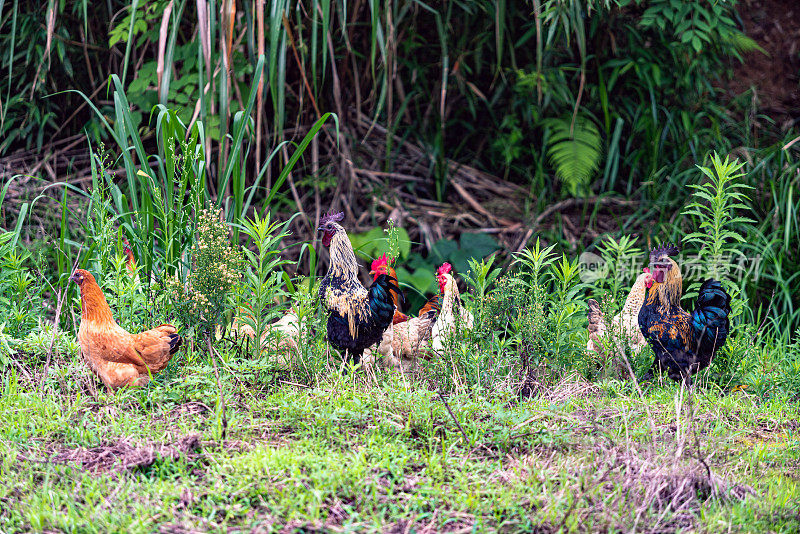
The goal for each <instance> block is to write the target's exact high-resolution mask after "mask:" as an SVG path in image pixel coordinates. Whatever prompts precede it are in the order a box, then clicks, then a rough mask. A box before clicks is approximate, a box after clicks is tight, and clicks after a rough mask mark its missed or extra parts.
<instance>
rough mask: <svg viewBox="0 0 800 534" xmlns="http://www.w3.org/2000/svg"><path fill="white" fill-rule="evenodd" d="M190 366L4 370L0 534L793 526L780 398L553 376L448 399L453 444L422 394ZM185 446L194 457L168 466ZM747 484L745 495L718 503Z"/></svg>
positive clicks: (420, 389)
mask: <svg viewBox="0 0 800 534" xmlns="http://www.w3.org/2000/svg"><path fill="white" fill-rule="evenodd" d="M198 356H199V355H195V354H191V353H184V352H181V353H179V355H178V356H176V358H175V359H174V360H173V362H172V363H171V364H170V366H169V368H168V369H167V370H166V371H165V372H164V373H163V374H162V375H159V377H158V378H157V379H156V380H155V381H154V383H153V384H152V385H151V386H149V387H147V388H145V389H142V390H138V391H120V392H118V393H117V394H116V395H114V394H109V393H107V392H106V391H105V390H104V389H103V388H102V386H101V385H100V384H99V382H98V381H96V380H95V378H94V377H93V376H91V374H90V371H89V370H88V368H87V367H86V366H85V365H84V364H83V363H82V362H80V361H79V359H78V355H77V354H75V353H65V354H63V355H62V356H61V357H60V358H58V359H56V360H55V361H54V365H53V367H52V368H51V370H50V378H48V379H47V380H45V381H44V386H43V388H42V389H39V388H38V387H37V385H38V380H39V379H40V377H41V367H39V368H29V370H30V371H32V372H31V378H30V379H27V378H25V377H23V376H21V375H20V374H17V373H16V372H15V370H14V368H13V367H11V368H7V369H6V372H5V373H4V375H3V384H2V395H0V421H2V422H1V423H0V454H1V456H2V478H3V480H4V481H5V482H4V484H2V485H0V499H2V502H3V503H4V505H3V507H2V509H1V510H0V530H2V531H7V532H10V531H31V530H32V531H45V530H49V531H52V530H59V531H69V532H108V531H131V532H153V531H157V530H158V529H159V528H165V529H166V526H167V525H169V526H171V527H172V528H178V527H180V528H184V529H186V530H184V531H185V532H189V531H192V530H198V531H214V532H223V531H229V530H230V529H234V530H236V531H241V532H244V531H250V530H251V529H254V528H260V529H262V531H281V530H282V529H286V531H308V530H303V529H312V528H320V529H324V530H328V531H335V532H338V531H375V532H383V531H387V530H392V529H394V530H403V529H406V528H411V529H413V530H414V531H417V532H420V531H423V530H425V529H429V528H430V529H433V530H447V531H463V532H469V531H486V530H488V531H504V532H512V531H538V532H550V531H558V530H563V531H576V532H584V531H606V530H611V531H615V530H624V531H629V530H631V529H635V530H637V531H645V530H648V529H651V528H665V529H667V530H670V531H673V530H676V529H680V528H685V529H687V530H691V529H693V528H694V529H696V530H697V531H700V532H728V531H731V530H732V531H748V532H753V531H761V532H768V531H773V532H793V531H796V529H797V528H800V520H798V512H800V510H799V509H798V506H797V503H798V502H800V480H798V476H797V473H798V472H799V470H798V466H799V465H800V437H799V434H798V422H797V421H798V419H799V417H800V407H799V406H798V405H797V404H793V403H791V402H786V399H780V398H775V399H771V400H766V401H761V400H758V399H757V398H756V397H754V396H752V395H749V394H747V393H743V392H737V393H731V394H726V393H723V392H720V391H717V390H716V389H715V388H712V387H708V388H705V389H700V390H698V392H697V393H696V395H695V396H694V402H693V407H694V417H693V418H687V414H688V413H689V412H688V410H689V405H688V403H687V402H685V401H684V402H683V403H682V404H681V405H680V406H678V404H679V403H677V401H676V398H677V399H680V398H681V397H680V391H679V389H678V386H676V385H674V384H671V383H670V384H664V385H654V386H652V387H651V388H650V389H649V390H646V391H645V396H644V398H643V399H640V398H639V397H638V395H637V394H636V393H635V390H634V389H633V388H631V387H630V385H629V384H627V383H625V382H620V381H617V380H611V379H609V380H605V381H602V382H599V383H589V382H586V381H584V380H583V379H580V378H577V377H576V376H575V375H567V376H566V378H563V379H562V380H560V381H559V382H557V383H553V384H551V385H550V386H549V387H546V388H542V389H541V390H540V391H539V392H538V394H537V395H536V396H535V397H534V398H532V399H530V400H526V401H522V402H520V401H519V399H517V397H516V396H513V395H508V394H502V393H489V392H486V391H485V390H476V391H473V392H472V393H469V394H460V395H451V396H450V397H449V398H448V403H449V405H450V407H451V408H452V410H453V413H454V414H455V417H456V419H457V420H458V423H459V424H460V426H461V427H462V428H463V430H464V433H465V434H466V438H465V436H464V434H462V433H461V431H460V430H459V429H458V427H457V426H456V423H455V422H454V420H453V419H452V418H451V417H450V415H449V413H448V411H447V409H446V407H445V406H444V405H443V403H442V401H441V400H440V399H439V397H438V395H437V394H436V393H435V391H432V390H431V389H430V388H429V387H428V386H427V385H426V382H425V381H424V380H415V379H410V380H409V379H405V378H402V377H399V376H397V375H395V374H393V373H390V372H385V371H384V372H378V373H376V374H373V373H365V372H361V371H356V372H352V373H348V374H346V375H342V374H340V373H339V372H338V371H337V370H335V369H334V368H333V367H334V364H335V361H336V360H331V362H329V370H328V372H326V373H321V374H320V375H318V377H317V381H316V383H314V384H313V385H311V386H304V387H300V386H299V385H296V384H292V383H288V381H285V380H284V378H285V374H283V375H282V374H279V373H278V372H277V371H275V370H274V369H273V370H272V371H270V370H269V369H270V366H269V365H268V363H267V362H266V361H262V362H260V363H261V366H262V368H263V369H264V370H265V372H264V373H262V374H261V375H260V378H259V379H257V380H256V381H255V382H249V380H250V379H249V378H248V377H249V375H247V373H245V372H242V371H241V370H240V369H239V368H238V367H237V366H240V365H241V366H246V365H247V362H238V363H237V361H236V359H235V358H234V357H233V356H234V355H233V354H229V353H226V352H225V351H223V357H229V358H230V360H229V361H228V363H227V364H226V365H223V366H221V369H220V370H221V377H220V385H219V388H218V387H217V384H216V383H215V379H214V377H213V373H210V372H209V371H210V369H209V366H208V364H207V363H206V362H205V360H204V359H203V358H201V357H198ZM21 361H23V360H21ZM23 362H24V361H23ZM21 365H23V366H24V365H25V364H24V363H21ZM282 380H283V381H282ZM95 388H97V393H96V395H94V394H93V393H92V390H93V389H95ZM220 391H221V392H222V396H223V397H224V399H225V405H226V408H225V410H224V412H225V413H224V415H225V419H226V420H227V426H225V427H223V426H222V425H221V424H220V422H221V415H222V413H221V411H220V404H219V402H218V400H219V392H220ZM40 394H41V395H40ZM683 398H684V399H687V397H685V396H684V397H683ZM676 406H677V408H676ZM676 410H677V412H676ZM678 414H680V416H679V415H678ZM651 428H652V429H654V433H652V432H653V431H652V430H651ZM223 429H224V439H223V435H222V432H221V430H223ZM191 435H197V437H198V440H199V442H198V445H197V447H196V448H193V449H191V450H189V451H188V452H176V453H175V454H174V456H173V455H171V454H169V453H168V452H169V451H170V450H173V449H171V447H172V446H173V445H175V444H179V443H181V440H182V439H185V438H186V437H187V436H191ZM684 438H685V439H684ZM467 439H468V440H469V441H467ZM153 443H156V444H161V443H163V444H166V445H167V446H168V449H163V450H161V454H156V455H155V456H154V457H153V458H151V459H149V460H148V459H147V457H146V456H145V461H143V462H141V465H139V466H136V467H130V468H125V467H124V466H122V464H121V463H120V460H117V461H116V463H115V462H112V461H111V460H110V459H109V457H102V458H101V457H100V455H99V452H98V451H95V453H94V454H93V453H92V452H91V451H89V452H87V451H86V449H92V448H93V447H101V446H104V447H114V448H115V449H116V450H117V451H119V450H122V448H123V446H125V445H126V444H127V445H129V446H130V447H146V446H147V445H148V444H153ZM681 443H684V444H685V450H684V451H683V453H682V454H680V455H679V459H678V460H676V459H675V458H676V451H677V450H678V447H679V445H680V444H681ZM69 458H72V459H71V460H70V459H69ZM123 458H125V459H127V460H128V461H131V460H132V459H133V460H136V459H138V460H141V458H142V454H141V451H137V450H135V449H134V450H127V453H126V454H125V455H124V456H123ZM698 458H699V459H698ZM700 459H701V460H700ZM101 460H102V461H101ZM98 461H101V467H100V468H98V469H96V470H94V469H93V468H92V467H91V465H92V463H97V462H98ZM706 465H707V466H708V468H709V469H710V470H711V472H713V473H714V474H715V475H718V476H720V477H723V478H724V480H725V482H724V483H723V484H722V486H721V492H720V493H719V495H717V496H708V495H705V494H704V493H703V486H702V481H703V480H707V479H708V475H707V471H706V470H705V466H706ZM698 480H699V481H700V482H697V481H698ZM687 482H688V483H691V484H695V485H697V484H700V485H699V486H697V487H699V488H700V490H699V495H698V492H696V491H694V489H692V488H695V486H691V485H690V486H688V487H689V490H690V491H688V493H686V494H685V495H684V497H685V500H686V502H685V505H684V508H683V509H681V510H678V511H676V510H674V509H671V508H670V507H669V506H667V505H666V504H665V503H666V502H669V499H670V498H672V497H674V496H675V495H678V496H679V497H680V496H681V495H682V494H681V491H680V488H681V484H685V483H687ZM745 485H746V486H749V487H751V488H752V490H753V494H748V495H747V496H746V497H744V499H740V498H738V497H737V496H727V493H726V491H727V490H728V489H730V488H741V487H743V486H745ZM742 491H743V490H742ZM658 496H660V499H661V501H659V499H658V498H657V497H658ZM659 502H661V504H659ZM677 502H682V501H680V499H679V500H678V501H677Z"/></svg>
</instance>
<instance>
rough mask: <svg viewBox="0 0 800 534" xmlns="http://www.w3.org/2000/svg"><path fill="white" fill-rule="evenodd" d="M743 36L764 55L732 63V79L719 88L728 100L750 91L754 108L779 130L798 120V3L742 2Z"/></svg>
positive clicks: (747, 56) (782, 0)
mask: <svg viewBox="0 0 800 534" xmlns="http://www.w3.org/2000/svg"><path fill="white" fill-rule="evenodd" d="M737 8H738V11H739V15H740V16H741V18H742V23H743V25H744V32H745V34H746V35H747V36H748V37H750V38H752V39H753V40H755V41H756V42H757V43H758V45H759V46H760V47H761V48H763V49H764V51H766V52H767V54H764V53H763V52H759V51H754V52H749V53H747V54H745V55H744V63H740V62H738V61H735V63H734V65H733V79H732V80H728V81H726V82H725V83H724V84H723V86H724V88H725V89H726V91H727V92H728V94H729V96H730V97H733V96H735V95H739V94H741V93H743V92H745V91H747V90H748V89H750V88H751V87H754V88H755V90H756V106H757V108H758V110H759V112H761V113H765V114H767V115H769V116H770V117H772V118H774V119H775V120H776V121H777V123H778V125H779V126H780V127H781V129H784V130H785V129H787V128H788V127H790V126H792V125H793V124H794V122H795V121H797V120H800V2H797V0H743V1H740V2H739V3H738V4H737Z"/></svg>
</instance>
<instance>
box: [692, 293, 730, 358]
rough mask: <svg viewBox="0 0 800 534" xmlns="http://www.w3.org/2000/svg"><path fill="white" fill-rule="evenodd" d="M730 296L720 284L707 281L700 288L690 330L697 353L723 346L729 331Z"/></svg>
mask: <svg viewBox="0 0 800 534" xmlns="http://www.w3.org/2000/svg"><path fill="white" fill-rule="evenodd" d="M730 313H731V296H730V295H729V294H728V293H727V292H726V291H725V289H723V287H722V284H721V283H720V282H719V281H717V280H714V279H708V280H706V281H705V282H703V285H701V286H700V291H699V292H698V294H697V303H696V304H695V308H694V311H693V312H692V328H693V329H694V333H695V339H696V340H697V344H698V352H706V351H711V352H712V353H713V351H715V350H716V349H718V348H719V347H721V346H722V345H724V344H725V340H726V339H727V338H728V330H729V329H730V320H729V319H728V316H729V315H730Z"/></svg>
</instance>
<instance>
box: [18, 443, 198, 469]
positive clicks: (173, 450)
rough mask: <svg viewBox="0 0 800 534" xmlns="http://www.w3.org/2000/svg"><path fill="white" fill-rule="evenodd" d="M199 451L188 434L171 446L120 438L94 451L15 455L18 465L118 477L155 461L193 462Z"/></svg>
mask: <svg viewBox="0 0 800 534" xmlns="http://www.w3.org/2000/svg"><path fill="white" fill-rule="evenodd" d="M200 447H201V437H200V435H199V434H190V435H187V436H184V437H182V438H180V439H178V440H176V441H174V442H171V443H152V442H151V443H144V444H138V445H137V444H135V443H133V442H132V441H130V440H128V439H126V438H121V439H120V440H118V441H116V442H113V443H111V442H109V443H105V444H103V445H98V446H97V447H91V448H85V447H74V448H69V447H58V446H53V448H52V449H51V450H50V451H49V453H47V452H45V453H40V454H41V455H40V457H39V458H30V457H27V456H24V455H18V456H17V459H18V460H19V461H21V462H36V463H55V464H70V465H74V466H77V467H80V468H81V469H83V470H85V471H89V472H92V473H122V472H125V471H133V470H135V469H143V468H147V467H150V466H151V465H153V464H154V463H155V462H156V461H158V460H178V459H180V458H187V459H193V458H197V457H198V454H196V451H198V450H199V449H200Z"/></svg>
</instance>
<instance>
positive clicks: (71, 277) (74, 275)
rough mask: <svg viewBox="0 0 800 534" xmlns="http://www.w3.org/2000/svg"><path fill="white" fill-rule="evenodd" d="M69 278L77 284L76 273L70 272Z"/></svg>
mask: <svg viewBox="0 0 800 534" xmlns="http://www.w3.org/2000/svg"><path fill="white" fill-rule="evenodd" d="M69 279H70V280H71V281H73V282H75V283H76V284H77V283H78V273H72V276H70V277H69Z"/></svg>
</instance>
